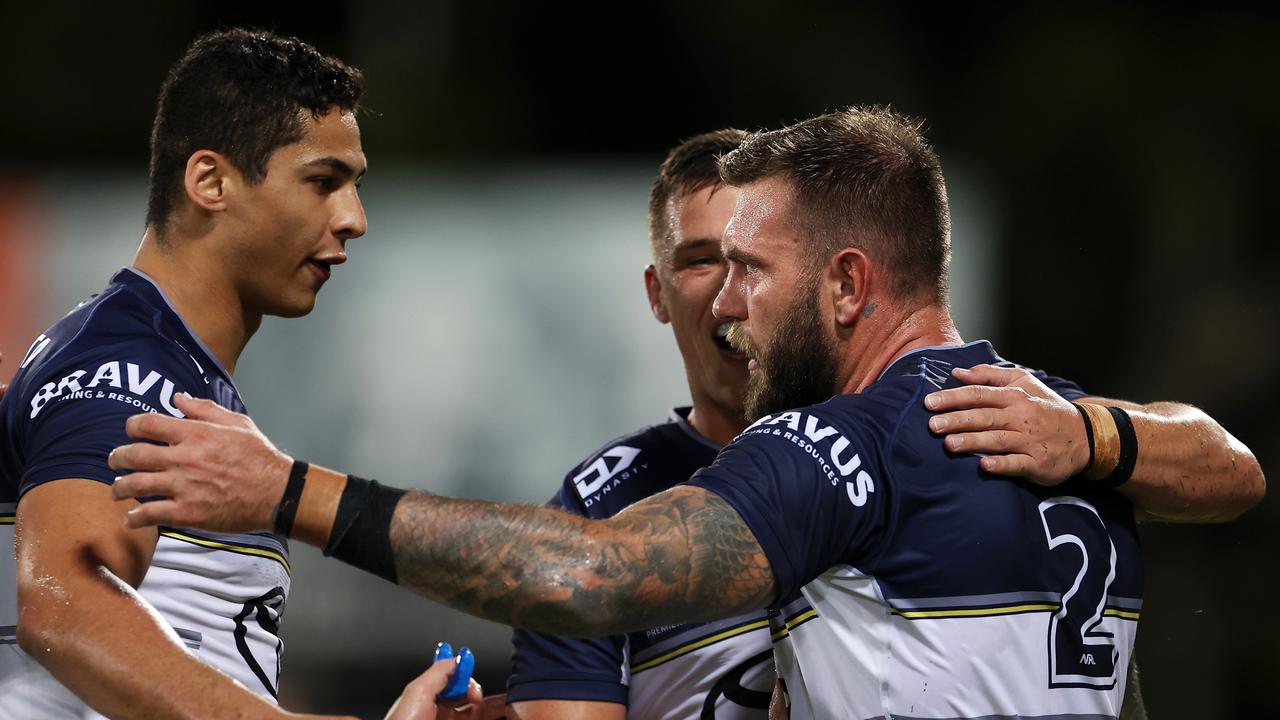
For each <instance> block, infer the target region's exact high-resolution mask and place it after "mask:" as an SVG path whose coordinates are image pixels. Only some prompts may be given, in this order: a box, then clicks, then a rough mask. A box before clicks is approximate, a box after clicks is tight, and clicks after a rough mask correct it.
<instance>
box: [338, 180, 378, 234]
mask: <svg viewBox="0 0 1280 720" xmlns="http://www.w3.org/2000/svg"><path fill="white" fill-rule="evenodd" d="M334 197H335V199H336V201H337V207H336V208H335V209H334V213H333V220H332V229H333V235H334V237H336V238H338V239H339V240H342V241H343V242H346V241H347V240H350V239H352V238H358V237H360V236H361V235H364V233H365V231H366V230H368V229H369V222H368V220H367V219H366V218H365V216H364V205H363V204H362V203H361V202H360V193H359V192H358V191H357V190H356V187H355V185H351V186H350V187H348V188H347V191H346V192H341V193H334Z"/></svg>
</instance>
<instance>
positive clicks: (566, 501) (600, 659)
mask: <svg viewBox="0 0 1280 720" xmlns="http://www.w3.org/2000/svg"><path fill="white" fill-rule="evenodd" d="M576 471H577V468H575V469H574V471H571V472H570V473H569V475H568V476H567V477H566V478H565V482H564V485H563V486H562V487H561V490H560V493H559V494H558V495H556V497H554V498H552V499H551V501H550V502H548V503H547V505H548V506H550V507H556V508H559V509H562V510H564V511H565V512H570V513H573V514H575V515H582V516H587V515H588V512H587V509H586V507H585V506H584V505H583V503H582V499H581V498H580V497H579V496H578V493H576V492H574V489H573V481H572V478H573V475H574V472H576ZM511 645H512V652H511V677H510V678H508V679H507V702H509V703H514V702H524V701H528V700H586V701H596V702H612V703H619V704H622V705H626V704H627V696H628V686H627V680H628V677H629V675H630V668H629V665H630V663H629V658H628V657H627V636H626V635H610V636H607V637H597V638H570V637H563V636H560V635H550V634H547V633H540V632H533V631H531V630H516V631H514V632H513V633H512V636H511Z"/></svg>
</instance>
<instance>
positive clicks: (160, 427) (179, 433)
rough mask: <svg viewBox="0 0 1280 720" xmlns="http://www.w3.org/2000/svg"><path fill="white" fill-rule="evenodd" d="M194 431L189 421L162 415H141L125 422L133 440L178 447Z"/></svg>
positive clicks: (126, 429)
mask: <svg viewBox="0 0 1280 720" xmlns="http://www.w3.org/2000/svg"><path fill="white" fill-rule="evenodd" d="M192 430H194V427H193V424H192V423H190V422H189V421H186V420H182V419H181V418H176V417H173V416H171V415H162V414H160V413H139V414H137V415H133V416H130V417H129V419H128V420H125V421H124V431H125V433H126V434H128V436H129V437H131V438H140V439H143V440H156V441H158V442H162V443H168V444H169V445H176V444H178V443H179V442H181V441H182V440H183V439H184V438H186V437H187V436H188V435H189V434H190V433H191V431H192Z"/></svg>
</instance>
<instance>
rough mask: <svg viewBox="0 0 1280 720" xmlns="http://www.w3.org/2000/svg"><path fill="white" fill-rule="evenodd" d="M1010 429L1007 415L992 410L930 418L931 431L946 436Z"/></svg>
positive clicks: (965, 411)
mask: <svg viewBox="0 0 1280 720" xmlns="http://www.w3.org/2000/svg"><path fill="white" fill-rule="evenodd" d="M1008 427H1009V418H1008V415H1007V413H1003V412H1001V411H1000V410H993V409H991V408H980V409H977V410H960V411H958V412H949V413H943V414H941V415H934V416H933V417H931V418H929V429H930V430H932V431H933V432H934V433H935V434H938V435H946V434H952V433H960V432H978V431H982V430H1003V429H1006V428H1008Z"/></svg>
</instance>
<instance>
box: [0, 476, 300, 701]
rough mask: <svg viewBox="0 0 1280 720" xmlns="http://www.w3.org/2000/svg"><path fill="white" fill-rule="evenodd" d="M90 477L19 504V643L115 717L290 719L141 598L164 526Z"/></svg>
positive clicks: (49, 486)
mask: <svg viewBox="0 0 1280 720" xmlns="http://www.w3.org/2000/svg"><path fill="white" fill-rule="evenodd" d="M132 505H136V503H135V502H130V503H128V504H123V503H117V502H114V501H113V500H112V498H111V489H110V488H109V487H108V486H107V485H104V484H103V483H100V482H97V481H94V480H85V479H64V480H57V481H52V482H46V483H44V484H42V485H39V486H37V487H35V488H33V489H31V490H30V491H29V492H28V493H27V494H26V495H25V496H24V497H23V498H22V501H21V502H20V503H19V504H18V510H17V518H16V526H15V546H16V547H15V549H16V551H17V570H18V578H17V584H18V588H17V589H18V613H19V615H18V617H19V620H18V631H17V632H18V643H19V645H20V646H21V647H22V649H23V650H25V651H26V652H27V653H28V654H29V655H31V657H33V658H35V659H36V660H37V661H38V662H39V663H40V664H41V665H43V666H44V667H45V668H46V669H47V670H49V672H50V673H51V674H52V675H53V676H54V677H55V678H57V679H58V681H59V682H61V683H62V684H63V685H66V686H67V687H68V688H69V689H70V690H72V691H73V692H75V693H76V695H78V696H79V697H80V698H81V699H82V700H84V701H85V703H87V704H88V705H89V706H90V707H92V708H93V709H94V710H97V711H98V712H100V713H102V714H103V715H107V716H108V717H113V718H142V717H165V718H270V717H286V716H287V714H286V713H283V712H281V711H280V710H279V709H278V708H276V707H274V706H273V705H271V704H270V703H268V702H267V701H265V700H264V699H262V698H261V697H259V696H257V695H255V694H254V693H252V692H250V691H249V690H247V689H246V688H245V687H244V686H242V685H240V684H239V683H236V682H235V681H234V680H232V679H231V678H230V677H228V676H226V675H223V674H222V673H220V672H218V671H217V670H215V669H213V668H212V667H210V666H208V665H205V664H204V663H202V662H200V661H199V660H197V659H196V658H195V656H194V655H192V654H191V653H189V652H187V650H186V648H185V647H183V645H182V644H181V642H180V641H179V640H178V637H177V635H176V634H175V633H174V632H173V630H172V629H170V628H169V627H168V626H167V625H166V624H165V622H164V621H163V620H162V619H161V618H160V616H159V615H158V614H157V613H156V612H155V610H153V609H152V608H151V606H150V605H149V604H148V603H147V602H146V600H144V599H143V598H142V597H141V596H140V595H138V593H137V591H136V588H137V587H138V585H139V584H141V582H142V579H143V576H144V575H145V574H146V571H147V567H148V566H149V564H150V562H151V553H152V551H153V550H154V549H155V545H156V538H157V533H156V530H155V529H154V528H148V529H145V530H129V529H127V528H125V527H124V524H123V521H122V517H123V515H124V513H125V511H127V510H128V509H129V507H130V506H132Z"/></svg>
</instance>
